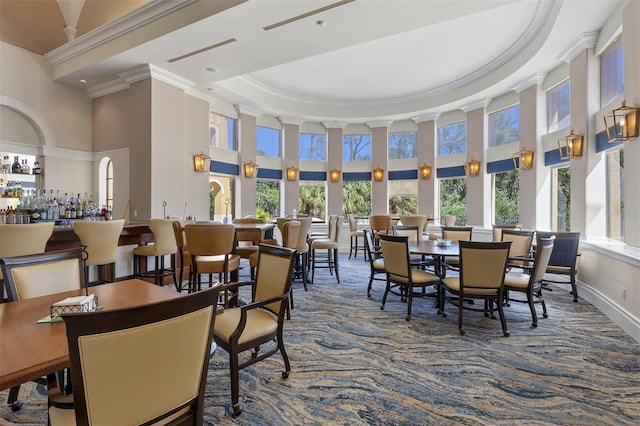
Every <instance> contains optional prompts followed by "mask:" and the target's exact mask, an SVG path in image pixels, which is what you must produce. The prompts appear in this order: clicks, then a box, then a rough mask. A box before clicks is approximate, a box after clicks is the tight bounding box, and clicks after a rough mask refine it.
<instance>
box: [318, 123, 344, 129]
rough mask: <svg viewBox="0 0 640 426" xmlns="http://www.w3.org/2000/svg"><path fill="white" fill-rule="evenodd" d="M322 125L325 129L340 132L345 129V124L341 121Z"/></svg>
mask: <svg viewBox="0 0 640 426" xmlns="http://www.w3.org/2000/svg"><path fill="white" fill-rule="evenodd" d="M322 125H323V126H324V127H325V128H326V129H342V130H344V128H345V127H347V123H345V122H342V121H323V122H322Z"/></svg>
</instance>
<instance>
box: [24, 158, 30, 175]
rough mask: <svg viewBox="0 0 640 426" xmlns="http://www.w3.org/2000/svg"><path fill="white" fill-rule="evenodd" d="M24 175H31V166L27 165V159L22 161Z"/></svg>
mask: <svg viewBox="0 0 640 426" xmlns="http://www.w3.org/2000/svg"><path fill="white" fill-rule="evenodd" d="M22 174H23V175H29V174H31V167H29V164H28V163H27V160H26V159H24V160H23V161H22Z"/></svg>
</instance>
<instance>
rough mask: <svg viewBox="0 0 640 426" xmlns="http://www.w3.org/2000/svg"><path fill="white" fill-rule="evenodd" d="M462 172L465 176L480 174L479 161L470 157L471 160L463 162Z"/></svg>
mask: <svg viewBox="0 0 640 426" xmlns="http://www.w3.org/2000/svg"><path fill="white" fill-rule="evenodd" d="M464 173H465V174H466V175H467V176H478V175H479V174H480V162H479V161H478V160H474V159H473V157H471V160H469V161H467V162H466V163H464Z"/></svg>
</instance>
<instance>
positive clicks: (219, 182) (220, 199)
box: [209, 174, 236, 223]
mask: <svg viewBox="0 0 640 426" xmlns="http://www.w3.org/2000/svg"><path fill="white" fill-rule="evenodd" d="M235 195H236V179H235V177H234V176H229V175H216V174H211V175H209V220H216V221H220V222H223V223H228V222H229V223H230V222H231V220H232V219H233V218H235V217H236V212H235Z"/></svg>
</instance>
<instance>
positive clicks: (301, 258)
mask: <svg viewBox="0 0 640 426" xmlns="http://www.w3.org/2000/svg"><path fill="white" fill-rule="evenodd" d="M296 220H297V221H298V222H300V231H299V233H298V243H297V244H296V261H295V264H294V272H293V276H294V278H300V279H301V280H302V284H303V285H304V289H305V291H306V290H307V283H308V281H309V272H308V271H309V263H310V262H309V246H310V244H309V241H308V239H307V237H308V234H309V229H311V224H312V223H313V217H311V216H309V217H298V218H297V219H296Z"/></svg>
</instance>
